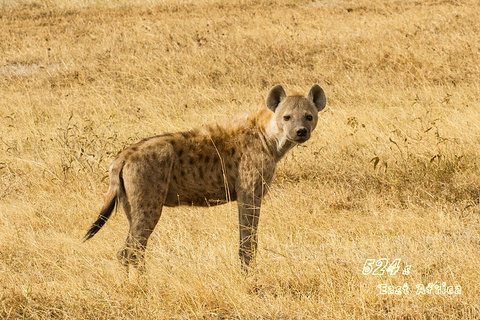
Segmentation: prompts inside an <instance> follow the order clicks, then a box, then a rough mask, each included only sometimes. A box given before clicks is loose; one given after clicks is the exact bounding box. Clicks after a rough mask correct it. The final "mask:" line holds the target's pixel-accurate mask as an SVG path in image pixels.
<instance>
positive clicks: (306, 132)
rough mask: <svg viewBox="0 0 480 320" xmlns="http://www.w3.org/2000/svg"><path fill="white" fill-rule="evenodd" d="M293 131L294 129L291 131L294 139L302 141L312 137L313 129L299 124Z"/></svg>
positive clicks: (298, 141)
mask: <svg viewBox="0 0 480 320" xmlns="http://www.w3.org/2000/svg"><path fill="white" fill-rule="evenodd" d="M292 131H293V132H292V133H291V135H292V136H293V137H292V138H293V139H292V140H293V141H295V142H297V143H302V142H305V141H307V140H308V139H310V133H311V130H310V129H309V128H307V127H304V126H298V127H295V129H293V130H292Z"/></svg>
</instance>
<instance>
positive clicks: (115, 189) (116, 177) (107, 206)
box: [83, 159, 124, 241]
mask: <svg viewBox="0 0 480 320" xmlns="http://www.w3.org/2000/svg"><path fill="white" fill-rule="evenodd" d="M123 165H124V161H123V160H122V159H117V160H115V161H114V162H113V163H112V165H111V166H110V186H109V187H108V191H107V195H106V196H105V203H104V205H103V208H102V210H101V211H100V214H99V215H98V218H97V220H96V221H95V222H94V223H93V224H92V226H91V227H90V229H89V230H88V231H87V234H86V235H85V237H84V240H83V241H87V240H88V239H90V238H91V237H93V236H94V235H95V234H96V233H97V232H98V230H100V229H101V228H102V227H103V225H104V224H105V222H107V220H108V218H110V216H111V215H112V212H113V209H114V208H115V206H116V205H117V203H118V199H119V197H120V196H121V195H122V193H123V190H124V187H123V181H122V178H121V174H122V169H123Z"/></svg>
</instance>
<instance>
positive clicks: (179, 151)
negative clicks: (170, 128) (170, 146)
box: [178, 149, 183, 157]
mask: <svg viewBox="0 0 480 320" xmlns="http://www.w3.org/2000/svg"><path fill="white" fill-rule="evenodd" d="M182 154H183V149H180V150H178V156H179V157H181V156H182Z"/></svg>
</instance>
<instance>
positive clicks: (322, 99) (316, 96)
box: [308, 84, 327, 111]
mask: <svg viewBox="0 0 480 320" xmlns="http://www.w3.org/2000/svg"><path fill="white" fill-rule="evenodd" d="M308 99H309V100H310V101H312V102H313V104H314V105H315V107H317V110H318V111H322V110H323V109H324V108H325V106H326V105H327V97H326V96H325V91H323V89H322V87H320V86H319V85H318V84H314V85H313V86H312V87H311V88H310V92H308Z"/></svg>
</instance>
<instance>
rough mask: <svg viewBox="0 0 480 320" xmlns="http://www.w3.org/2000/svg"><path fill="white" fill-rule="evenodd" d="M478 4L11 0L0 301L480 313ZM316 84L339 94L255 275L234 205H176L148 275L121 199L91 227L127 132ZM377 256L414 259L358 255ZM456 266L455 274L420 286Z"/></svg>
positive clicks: (276, 209)
mask: <svg viewBox="0 0 480 320" xmlns="http://www.w3.org/2000/svg"><path fill="white" fill-rule="evenodd" d="M479 16H480V7H479V6H478V2H477V1H455V0H450V1H448V0H444V1H442V0H431V1H379V0H377V1H366V0H364V1H333V0H325V1H320V0H313V1H311V0H305V1H293V0H282V1H271V0H238V1H227V0H200V1H186V0H185V1H181V0H178V1H173V0H169V1H161V0H151V1H139V0H136V1H106V0H85V1H82V0H50V1H33V0H25V1H16V0H3V1H1V2H0V30H1V32H0V50H1V55H0V97H1V99H0V318H2V319H16V318H28V319H50V318H54V319H97V318H100V319H114V318H125V319H131V318H137V319H169V318H177V319H190V318H204V319H210V318H220V319H257V318H265V319H474V318H480V289H479V288H480V271H479V267H478V266H479V264H480V254H479V249H480V215H479V214H480V207H479V195H480V168H479V164H480V162H479V157H480V150H479V149H480V148H479V145H480V113H479V107H480V105H479V102H478V99H479V97H480V67H479V66H480V42H479V41H478V35H479V34H480V20H479V19H478V17H479ZM314 82H318V83H319V84H320V85H322V86H323V88H324V89H325V91H326V93H327V98H328V108H327V110H326V111H324V112H323V113H322V115H321V120H320V124H319V127H318V128H317V131H316V132H315V133H314V135H313V137H312V139H311V140H310V141H309V142H308V143H306V144H305V146H301V147H298V148H296V149H294V150H293V151H292V152H290V153H289V154H288V155H287V156H286V157H285V159H283V160H282V162H281V163H280V165H279V167H278V170H277V176H276V179H275V181H274V185H273V186H272V189H271V190H270V192H269V194H268V196H267V197H266V199H265V201H264V205H263V211H262V216H261V219H260V220H261V222H260V234H259V236H260V248H259V250H260V251H259V256H258V258H257V268H256V271H255V273H254V274H252V275H250V276H249V277H244V276H243V275H242V274H241V272H240V270H239V264H238V261H237V238H238V235H237V221H236V205H235V204H228V205H224V206H219V207H215V208H196V207H181V208H173V209H170V208H168V209H165V210H164V214H163V217H162V218H161V221H160V223H159V225H158V227H157V229H156V231H155V233H154V235H153V237H152V239H151V241H150V243H149V249H148V251H147V267H148V270H149V272H148V283H146V284H145V283H136V282H135V281H127V280H126V279H125V278H124V274H123V272H122V271H123V270H122V268H121V267H120V266H119V264H118V263H117V261H116V258H115V255H116V251H117V250H118V249H119V247H120V246H121V244H122V243H123V240H124V238H125V236H126V229H127V221H126V219H125V217H124V215H123V213H122V212H121V211H120V212H119V213H118V214H116V215H114V216H113V217H112V219H110V221H109V222H108V223H107V225H106V226H105V227H104V228H103V229H102V230H101V232H100V233H99V234H98V235H97V236H96V237H95V238H93V239H92V240H91V241H89V242H87V243H84V244H83V243H82V242H81V239H82V236H83V235H84V233H85V231H86V229H87V228H88V227H89V225H90V224H91V223H92V222H93V220H94V218H95V217H96V215H97V214H98V211H99V209H100V207H101V205H102V202H103V194H104V193H105V192H106V189H107V184H106V180H105V179H106V176H107V168H108V166H109V165H110V163H111V161H112V160H113V159H114V157H115V155H116V154H117V153H118V152H119V151H120V150H122V149H123V148H124V147H125V146H126V145H128V144H130V143H132V142H133V141H135V140H137V139H139V138H143V137H147V136H150V135H153V134H157V133H162V132H166V131H177V130H183V129H187V128H190V127H192V126H197V125H201V124H204V123H210V122H214V121H223V120H225V119H228V118H230V117H231V116H232V115H234V114H237V113H241V112H246V111H249V110H251V109H253V108H254V107H255V106H257V105H258V104H260V103H261V101H262V100H263V97H264V96H265V94H266V93H267V91H268V89H269V88H270V87H271V86H273V85H274V84H277V83H282V84H284V85H285V86H286V87H287V88H288V89H289V90H290V91H301V92H304V91H305V90H308V88H309V87H310V85H311V84H312V83H314ZM381 258H388V259H390V261H393V259H395V258H400V259H401V267H402V268H403V267H405V266H406V265H411V273H410V275H402V274H401V272H399V273H398V274H396V275H383V276H374V275H371V274H370V275H363V274H362V268H363V266H364V264H365V262H366V259H381ZM442 282H445V283H446V284H447V285H453V286H461V294H452V295H449V294H435V293H430V294H428V293H427V294H423V295H422V294H416V288H415V286H416V285H417V284H425V285H427V284H428V283H436V284H442ZM404 283H408V285H409V286H410V287H411V292H410V294H402V295H382V294H380V289H379V288H378V287H377V286H378V285H379V284H388V285H403V284H404Z"/></svg>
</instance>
